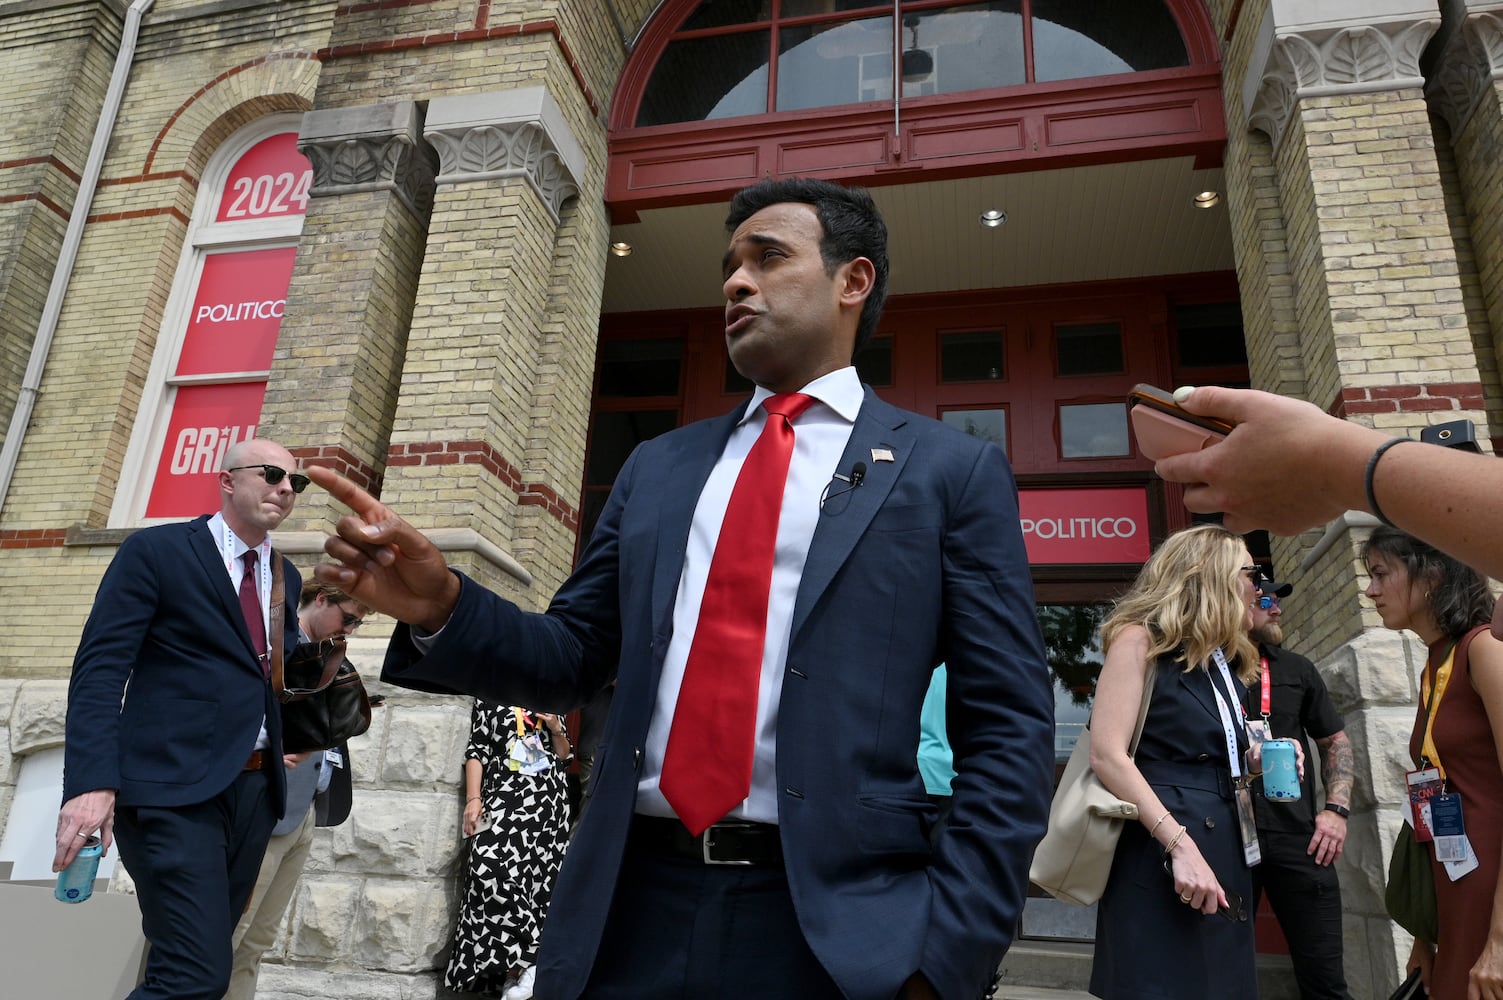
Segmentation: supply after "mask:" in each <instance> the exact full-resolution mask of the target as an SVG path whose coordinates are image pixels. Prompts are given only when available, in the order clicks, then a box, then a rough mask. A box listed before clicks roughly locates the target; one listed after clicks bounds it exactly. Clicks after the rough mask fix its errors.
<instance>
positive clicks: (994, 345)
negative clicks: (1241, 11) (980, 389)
mask: <svg viewBox="0 0 1503 1000" xmlns="http://www.w3.org/2000/svg"><path fill="white" fill-rule="evenodd" d="M1006 376H1007V364H1006V350H1005V348H1004V344H1003V339H1002V331H1001V330H978V331H973V332H969V333H944V334H940V337H939V380H940V381H941V382H985V381H991V380H996V379H1001V378H1005V377H1006Z"/></svg>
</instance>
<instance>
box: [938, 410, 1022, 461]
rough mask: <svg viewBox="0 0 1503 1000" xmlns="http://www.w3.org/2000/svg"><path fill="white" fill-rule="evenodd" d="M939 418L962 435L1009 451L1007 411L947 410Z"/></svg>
mask: <svg viewBox="0 0 1503 1000" xmlns="http://www.w3.org/2000/svg"><path fill="white" fill-rule="evenodd" d="M939 418H940V419H941V420H942V421H944V422H945V423H947V424H949V425H950V426H951V427H953V428H955V429H956V430H958V431H961V432H962V433H965V434H969V435H970V436H971V437H978V438H980V439H981V440H983V441H990V442H991V443H992V444H994V445H996V446H997V447H998V448H1001V449H1002V450H1003V451H1004V452H1005V451H1007V411H1006V410H946V411H944V412H943V413H941V414H940V415H939Z"/></svg>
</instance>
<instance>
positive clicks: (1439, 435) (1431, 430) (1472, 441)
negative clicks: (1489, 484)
mask: <svg viewBox="0 0 1503 1000" xmlns="http://www.w3.org/2000/svg"><path fill="white" fill-rule="evenodd" d="M1419 439H1420V440H1421V441H1424V442H1426V443H1428V444H1438V445H1440V446H1441V447H1443V448H1460V449H1461V450H1462V451H1475V452H1478V453H1479V454H1480V453H1481V451H1482V448H1481V447H1480V446H1479V445H1478V444H1477V429H1476V428H1475V427H1474V426H1473V425H1472V422H1471V421H1470V420H1450V421H1447V422H1446V423H1443V424H1436V425H1435V426H1433V427H1426V428H1425V429H1424V430H1422V431H1420V436H1419Z"/></svg>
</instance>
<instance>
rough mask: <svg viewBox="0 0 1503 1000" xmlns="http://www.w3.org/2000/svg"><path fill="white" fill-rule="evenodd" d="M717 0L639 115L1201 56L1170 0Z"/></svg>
mask: <svg viewBox="0 0 1503 1000" xmlns="http://www.w3.org/2000/svg"><path fill="white" fill-rule="evenodd" d="M895 8H898V5H897V4H896V3H891V2H888V3H882V2H872V0H704V2H702V3H700V4H699V6H698V7H697V8H695V9H694V10H693V11H691V12H690V13H689V15H688V16H687V17H685V18H684V19H683V21H682V22H681V24H680V25H679V27H678V28H677V30H675V31H674V32H673V34H672V36H671V38H670V39H669V40H668V43H667V45H666V46H665V47H664V48H663V51H662V55H661V57H660V58H659V59H658V61H657V64H656V66H655V68H654V70H653V72H652V75H651V77H650V78H649V80H648V81H647V83H646V86H645V87H644V88H643V91H642V96H641V100H640V102H639V104H638V106H637V109H636V114H635V116H634V118H633V122H632V123H633V124H634V125H635V126H636V127H646V126H654V125H670V124H678V123H685V122H695V121H708V120H719V119H725V118H735V117H741V116H746V115H760V114H767V113H775V112H788V111H804V110H808V109H811V108H826V107H836V106H841V105H854V104H861V103H864V102H869V101H891V100H892V98H893V79H894V77H897V78H898V79H899V81H900V86H901V90H900V95H901V96H902V97H904V98H915V97H925V96H931V95H938V94H958V93H964V92H969V91H980V90H994V89H997V88H1005V87H1013V86H1018V85H1022V84H1028V83H1041V82H1050V81H1059V80H1073V79H1083V78H1088V77H1101V76H1113V75H1117V74H1122V73H1138V72H1144V71H1149V70H1160V69H1170V68H1174V67H1182V66H1188V65H1189V64H1190V57H1189V53H1188V52H1187V50H1186V47H1185V42H1184V40H1183V38H1182V37H1181V33H1180V29H1179V27H1178V25H1177V24H1176V22H1175V18H1174V15H1173V14H1172V13H1171V12H1170V10H1169V9H1168V7H1167V6H1166V5H1165V0H1112V2H1111V3H1093V4H1084V3H1080V2H1079V0H983V2H972V3H956V2H954V0H906V2H904V3H902V4H901V8H900V9H899V11H898V16H899V18H900V20H899V22H898V23H897V24H896V25H895V24H894V10H895Z"/></svg>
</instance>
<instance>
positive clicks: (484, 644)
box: [381, 446, 643, 714]
mask: <svg viewBox="0 0 1503 1000" xmlns="http://www.w3.org/2000/svg"><path fill="white" fill-rule="evenodd" d="M642 447H643V446H638V448H637V449H636V450H635V451H633V452H632V454H631V457H629V458H628V459H627V461H626V464H625V465H624V466H623V467H622V469H621V472H620V474H619V475H618V476H617V477H616V485H615V486H614V487H613V488H612V489H611V495H610V498H609V499H608V500H607V501H606V504H605V508H604V510H602V511H601V514H600V520H599V521H598V522H597V524H596V526H595V532H594V534H593V535H591V536H590V543H589V545H588V546H586V547H585V551H584V554H583V556H582V557H581V558H580V561H579V565H578V566H577V567H576V568H575V570H574V572H573V573H572V574H571V575H570V576H569V579H567V580H565V581H564V585H563V586H562V587H560V588H559V591H558V593H557V594H556V595H555V596H554V598H553V602H552V604H550V605H549V607H548V610H547V611H545V612H542V613H535V612H528V611H523V610H522V609H521V608H519V607H517V605H515V604H513V603H512V602H511V601H508V600H506V599H505V598H503V597H500V596H498V595H497V594H494V593H492V592H491V591H489V590H487V589H486V588H484V587H482V586H480V585H479V584H477V583H475V582H474V581H473V580H470V579H469V578H468V577H466V576H464V574H462V573H460V574H456V575H458V576H459V578H460V585H461V586H460V593H459V602H458V604H456V605H455V607H454V613H453V615H451V616H450V618H449V621H448V623H447V624H446V625H445V626H444V627H443V629H442V630H440V631H439V632H438V633H436V634H435V635H434V636H433V637H432V641H431V642H425V643H424V646H426V647H427V648H426V649H422V650H420V649H419V648H418V647H417V646H416V645H415V644H414V643H413V641H412V634H411V630H410V627H409V626H407V625H404V624H399V625H398V626H397V629H396V631H395V632H394V633H393V635H392V640H391V644H390V645H389V646H388V647H387V651H386V660H385V663H384V664H383V666H382V670H381V679H382V680H384V681H387V682H389V683H392V684H397V685H400V686H402V687H409V688H414V689H417V690H420V691H433V692H437V693H440V694H468V695H473V696H475V697H477V698H483V699H485V700H486V701H490V702H495V703H498V704H501V705H526V706H527V707H528V708H531V709H536V710H539V711H544V712H554V713H558V714H562V713H564V712H568V711H571V710H572V709H574V708H575V707H577V706H578V705H581V704H583V703H584V702H585V701H587V700H589V698H590V696H591V695H593V694H594V693H595V692H596V691H598V690H600V688H602V687H604V686H605V685H606V684H608V683H609V682H610V680H611V678H613V677H614V676H615V672H616V666H617V660H618V659H619V654H620V648H621V603H620V594H619V591H618V585H619V567H618V559H619V555H620V535H621V525H622V520H623V518H624V516H625V512H626V506H627V502H628V499H629V497H630V495H631V483H632V480H633V475H634V470H635V469H636V466H637V462H638V456H639V455H640V454H641V451H642Z"/></svg>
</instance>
